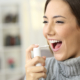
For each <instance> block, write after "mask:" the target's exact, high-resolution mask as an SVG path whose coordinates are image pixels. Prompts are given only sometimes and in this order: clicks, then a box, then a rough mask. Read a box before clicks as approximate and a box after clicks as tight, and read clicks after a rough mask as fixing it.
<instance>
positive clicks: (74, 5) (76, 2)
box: [44, 0, 80, 53]
mask: <svg viewBox="0 0 80 80" xmlns="http://www.w3.org/2000/svg"><path fill="white" fill-rule="evenodd" d="M50 1H51V0H46V3H45V8H44V13H45V12H46V8H47V5H48V3H49V2H50ZM62 1H64V2H66V3H68V4H69V7H70V9H71V12H72V13H73V15H74V16H75V17H76V20H77V23H78V25H79V27H80V0H62ZM47 43H48V42H47ZM49 48H50V47H49ZM50 50H51V48H50ZM51 52H52V50H51ZM52 53H53V52H52Z"/></svg>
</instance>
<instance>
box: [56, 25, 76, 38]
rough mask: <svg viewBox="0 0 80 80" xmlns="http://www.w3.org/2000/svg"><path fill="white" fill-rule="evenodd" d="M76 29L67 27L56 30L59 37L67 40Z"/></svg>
mask: <svg viewBox="0 0 80 80" xmlns="http://www.w3.org/2000/svg"><path fill="white" fill-rule="evenodd" d="M74 30H75V28H74V27H72V26H71V25H65V26H62V27H60V28H56V32H57V33H58V35H59V36H61V37H63V38H65V37H67V36H69V35H70V34H72V33H73V32H74Z"/></svg>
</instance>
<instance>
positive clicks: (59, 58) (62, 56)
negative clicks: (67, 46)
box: [54, 54, 66, 61]
mask: <svg viewBox="0 0 80 80" xmlns="http://www.w3.org/2000/svg"><path fill="white" fill-rule="evenodd" d="M54 57H55V59H56V60H58V61H64V60H66V57H65V56H64V55H61V54H54Z"/></svg>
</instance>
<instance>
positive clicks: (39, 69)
mask: <svg viewBox="0 0 80 80" xmlns="http://www.w3.org/2000/svg"><path fill="white" fill-rule="evenodd" d="M36 47H38V45H31V46H30V47H29V48H28V49H27V50H26V66H25V69H26V80H38V79H39V78H41V77H43V78H46V68H45V67H44V66H45V60H46V57H45V56H44V57H35V58H33V59H32V58H31V51H32V50H33V48H36ZM37 63H41V64H42V66H35V65H36V64H37Z"/></svg>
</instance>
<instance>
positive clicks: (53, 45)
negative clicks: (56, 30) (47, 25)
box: [51, 41, 62, 51]
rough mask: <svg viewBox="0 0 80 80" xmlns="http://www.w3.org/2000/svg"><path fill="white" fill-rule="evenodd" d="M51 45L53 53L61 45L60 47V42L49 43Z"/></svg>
mask: <svg viewBox="0 0 80 80" xmlns="http://www.w3.org/2000/svg"><path fill="white" fill-rule="evenodd" d="M51 45H52V48H53V50H54V51H57V50H59V49H60V47H61V45H62V41H59V42H55V43H51Z"/></svg>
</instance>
